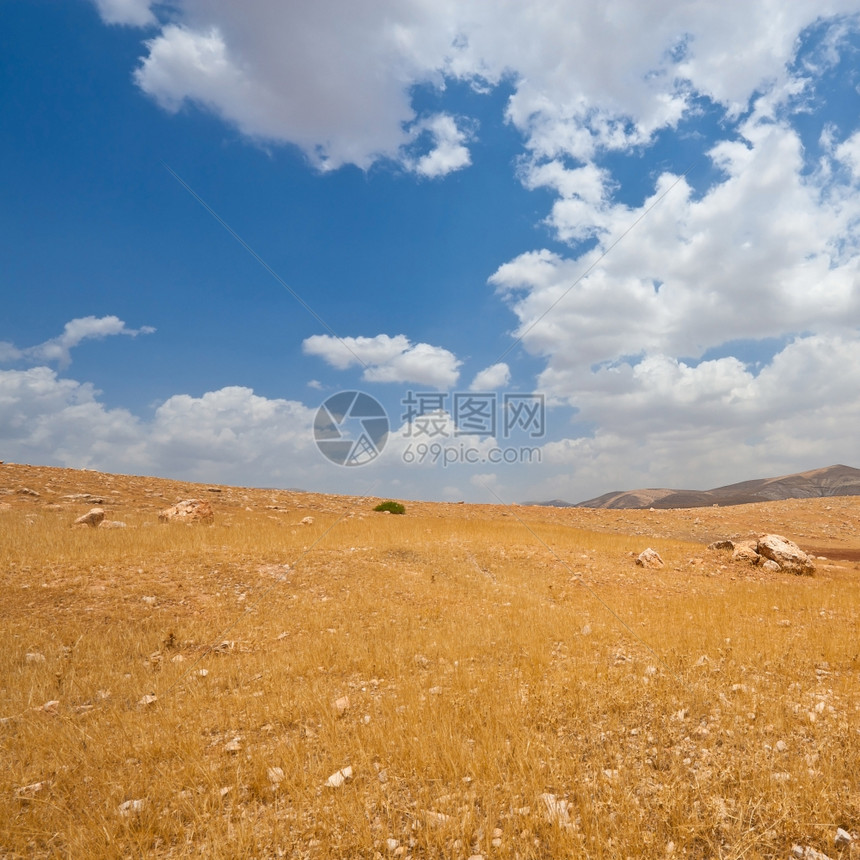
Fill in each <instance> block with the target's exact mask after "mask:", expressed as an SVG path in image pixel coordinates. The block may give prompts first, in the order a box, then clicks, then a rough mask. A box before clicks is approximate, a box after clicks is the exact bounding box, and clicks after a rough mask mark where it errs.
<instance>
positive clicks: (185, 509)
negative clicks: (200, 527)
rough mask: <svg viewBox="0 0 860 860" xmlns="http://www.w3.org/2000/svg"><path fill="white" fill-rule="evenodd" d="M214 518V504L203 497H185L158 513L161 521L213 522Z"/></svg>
mask: <svg viewBox="0 0 860 860" xmlns="http://www.w3.org/2000/svg"><path fill="white" fill-rule="evenodd" d="M214 519H215V514H214V513H213V511H212V505H210V504H209V502H206V501H204V500H203V499H185V500H184V501H182V502H177V503H176V504H175V505H173V506H172V507H170V508H165V509H164V510H163V511H162V512H161V513H160V514H159V515H158V521H159V522H160V523H173V522H179V523H211V522H213V521H214Z"/></svg>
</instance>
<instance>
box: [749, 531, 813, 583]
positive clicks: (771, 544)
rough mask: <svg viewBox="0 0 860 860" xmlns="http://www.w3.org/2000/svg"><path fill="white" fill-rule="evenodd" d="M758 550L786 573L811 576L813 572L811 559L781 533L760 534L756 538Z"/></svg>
mask: <svg viewBox="0 0 860 860" xmlns="http://www.w3.org/2000/svg"><path fill="white" fill-rule="evenodd" d="M758 552H759V554H760V555H763V556H764V557H765V558H769V559H771V560H772V561H775V562H776V563H777V564H778V565H779V566H780V568H781V569H782V570H784V571H786V572H788V573H794V574H797V575H803V576H811V575H812V574H813V573H814V572H815V565H814V564H813V563H812V559H811V558H810V557H809V556H808V555H807V554H806V553H805V552H804V551H803V550H802V549H801V548H800V547H799V546H798V545H797V544H796V543H792V542H791V541H790V540H788V539H787V538H784V537H783V536H782V535H762V536H761V537H760V538H759V539H758Z"/></svg>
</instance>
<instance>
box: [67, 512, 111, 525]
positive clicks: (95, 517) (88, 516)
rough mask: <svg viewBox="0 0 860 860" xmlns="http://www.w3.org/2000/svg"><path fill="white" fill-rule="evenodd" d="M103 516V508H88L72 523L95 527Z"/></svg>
mask: <svg viewBox="0 0 860 860" xmlns="http://www.w3.org/2000/svg"><path fill="white" fill-rule="evenodd" d="M104 518H105V511H104V508H90V510H88V511H87V512H86V513H85V514H84V515H83V516H82V517H78V518H77V519H76V520H75V521H74V523H72V525H75V526H89V527H90V528H93V529H94V528H96V526H98V525H99V523H101V521H102V520H103V519H104Z"/></svg>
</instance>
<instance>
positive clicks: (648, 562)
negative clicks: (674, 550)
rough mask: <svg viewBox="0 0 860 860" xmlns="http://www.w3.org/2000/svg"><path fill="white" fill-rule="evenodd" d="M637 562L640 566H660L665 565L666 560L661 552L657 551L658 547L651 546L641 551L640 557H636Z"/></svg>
mask: <svg viewBox="0 0 860 860" xmlns="http://www.w3.org/2000/svg"><path fill="white" fill-rule="evenodd" d="M636 564H638V565H639V567H650V568H659V567H663V566H664V564H665V562H664V561H663V559H662V558H661V557H660V553H659V552H657V550H656V549H651V547H650V546H649V547H648V549H646V550H643V551H642V552H641V553H639V557H638V558H637V559H636Z"/></svg>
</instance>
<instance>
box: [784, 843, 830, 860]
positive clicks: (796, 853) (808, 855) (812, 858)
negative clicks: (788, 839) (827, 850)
mask: <svg viewBox="0 0 860 860" xmlns="http://www.w3.org/2000/svg"><path fill="white" fill-rule="evenodd" d="M791 856H792V857H795V858H797V860H830V858H829V857H828V856H827V855H826V854H824V853H822V852H821V851H816V850H815V848H812V847H810V846H809V845H794V846H792V849H791Z"/></svg>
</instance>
